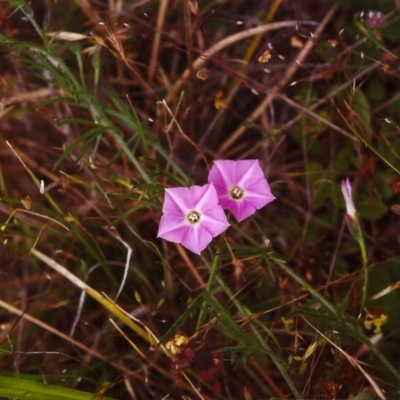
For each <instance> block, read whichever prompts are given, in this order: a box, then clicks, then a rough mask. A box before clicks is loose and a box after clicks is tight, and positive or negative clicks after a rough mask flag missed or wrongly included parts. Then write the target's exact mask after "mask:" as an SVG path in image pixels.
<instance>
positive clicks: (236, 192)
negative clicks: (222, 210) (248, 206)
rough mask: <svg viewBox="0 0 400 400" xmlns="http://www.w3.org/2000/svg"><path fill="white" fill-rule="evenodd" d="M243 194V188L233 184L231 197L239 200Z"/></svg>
mask: <svg viewBox="0 0 400 400" xmlns="http://www.w3.org/2000/svg"><path fill="white" fill-rule="evenodd" d="M243 195H244V190H243V189H241V188H240V187H239V186H234V187H233V189H232V190H231V197H232V199H234V200H240V199H241V198H242V197H243Z"/></svg>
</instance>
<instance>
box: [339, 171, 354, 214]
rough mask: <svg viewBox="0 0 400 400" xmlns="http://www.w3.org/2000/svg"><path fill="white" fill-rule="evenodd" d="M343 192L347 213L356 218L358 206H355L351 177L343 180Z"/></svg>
mask: <svg viewBox="0 0 400 400" xmlns="http://www.w3.org/2000/svg"><path fill="white" fill-rule="evenodd" d="M342 193H343V197H344V201H345V203H346V214H347V215H348V216H350V217H351V218H353V219H355V218H356V207H355V206H354V201H353V197H352V195H351V184H350V181H349V178H347V179H346V180H345V181H342Z"/></svg>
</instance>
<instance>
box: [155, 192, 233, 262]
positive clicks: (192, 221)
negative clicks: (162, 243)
mask: <svg viewBox="0 0 400 400" xmlns="http://www.w3.org/2000/svg"><path fill="white" fill-rule="evenodd" d="M228 226H229V223H228V221H227V219H226V216H225V213H224V210H223V209H222V207H221V206H220V205H219V204H218V196H217V192H216V190H215V187H214V185H212V184H207V185H204V186H192V187H190V188H182V187H178V188H172V189H165V200H164V205H163V215H162V217H161V220H160V226H159V228H158V237H161V238H163V239H166V240H168V241H170V242H174V243H180V244H181V245H182V246H184V247H186V248H187V249H189V250H190V251H192V252H193V253H196V254H200V252H201V251H203V250H204V249H205V248H206V247H207V246H208V245H209V243H210V242H211V240H212V238H213V237H215V236H217V235H219V234H221V233H222V232H224V231H225V230H226V228H228Z"/></svg>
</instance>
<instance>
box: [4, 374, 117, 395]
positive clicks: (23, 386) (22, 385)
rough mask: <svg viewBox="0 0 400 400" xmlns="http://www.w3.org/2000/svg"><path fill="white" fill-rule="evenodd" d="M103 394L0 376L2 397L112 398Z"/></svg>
mask: <svg viewBox="0 0 400 400" xmlns="http://www.w3.org/2000/svg"><path fill="white" fill-rule="evenodd" d="M39 379H41V378H39ZM101 396H103V393H94V394H93V393H87V392H82V391H79V390H75V389H69V388H66V387H60V386H55V385H49V384H45V383H41V382H36V381H35V380H33V379H24V378H18V377H12V376H0V397H1V398H12V399H29V400H93V399H98V398H101V399H103V400H112V398H111V397H101Z"/></svg>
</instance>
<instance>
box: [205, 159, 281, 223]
mask: <svg viewBox="0 0 400 400" xmlns="http://www.w3.org/2000/svg"><path fill="white" fill-rule="evenodd" d="M208 181H209V182H210V183H213V184H214V186H215V189H216V190H217V193H218V198H219V204H220V205H221V206H222V207H223V208H226V209H228V210H230V211H231V212H232V214H233V215H234V217H235V218H236V219H237V220H238V221H243V220H244V219H246V218H247V217H249V216H250V215H252V214H254V213H255V212H256V210H259V209H260V208H262V207H264V206H265V205H267V204H268V203H270V202H271V201H273V200H274V199H275V196H274V195H273V194H272V193H271V189H270V187H269V185H268V182H267V180H266V179H265V176H264V173H263V171H262V169H261V167H260V164H259V162H258V160H240V161H231V160H219V161H214V165H213V167H212V168H211V171H210V173H209V175H208Z"/></svg>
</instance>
